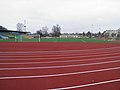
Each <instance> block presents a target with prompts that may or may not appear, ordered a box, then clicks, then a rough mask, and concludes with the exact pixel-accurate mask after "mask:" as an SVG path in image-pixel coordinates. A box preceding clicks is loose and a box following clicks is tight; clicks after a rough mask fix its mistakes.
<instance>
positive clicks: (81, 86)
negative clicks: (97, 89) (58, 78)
mask: <svg viewBox="0 0 120 90" xmlns="http://www.w3.org/2000/svg"><path fill="white" fill-rule="evenodd" d="M114 82H120V79H115V80H109V81H102V82H97V83H90V84H84V85H79V86H71V87H63V88H55V89H47V90H66V89H75V88H84V87H89V86H96V85H101V84H108V83H114Z"/></svg>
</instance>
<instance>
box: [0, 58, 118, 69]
mask: <svg viewBox="0 0 120 90" xmlns="http://www.w3.org/2000/svg"><path fill="white" fill-rule="evenodd" d="M116 62H120V60H116V61H107V62H97V63H87V64H75V65H65V66H46V67H24V68H0V70H1V71H2V70H30V69H31V70H32V69H51V68H69V67H82V66H90V65H99V64H110V63H116Z"/></svg>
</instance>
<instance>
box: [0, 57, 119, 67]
mask: <svg viewBox="0 0 120 90" xmlns="http://www.w3.org/2000/svg"><path fill="white" fill-rule="evenodd" d="M112 58H120V56H109V57H102V58H90V59H80V60H65V61H61V60H58V61H48V62H18V63H0V65H4V64H5V65H6V64H48V63H65V62H80V61H93V60H100V59H112Z"/></svg>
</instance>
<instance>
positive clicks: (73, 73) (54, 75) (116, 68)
mask: <svg viewBox="0 0 120 90" xmlns="http://www.w3.org/2000/svg"><path fill="white" fill-rule="evenodd" d="M119 69H120V67H115V68H107V69H99V70H91V71H83V72H72V73H63V74H51V75H39V76H15V77H0V79H2V80H5V79H27V78H29V79H30V78H47V77H60V76H69V75H77V74H88V73H96V72H104V71H112V70H119Z"/></svg>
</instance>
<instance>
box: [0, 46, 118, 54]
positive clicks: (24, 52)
mask: <svg viewBox="0 0 120 90" xmlns="http://www.w3.org/2000/svg"><path fill="white" fill-rule="evenodd" d="M114 48H118V49H119V48H120V47H109V48H97V49H84V50H60V51H26V52H0V53H1V54H3V53H52V52H55V53H56V52H59V53H60V52H70V51H71V52H74V51H75V52H77V51H91V50H109V49H110V50H111V49H114Z"/></svg>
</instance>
